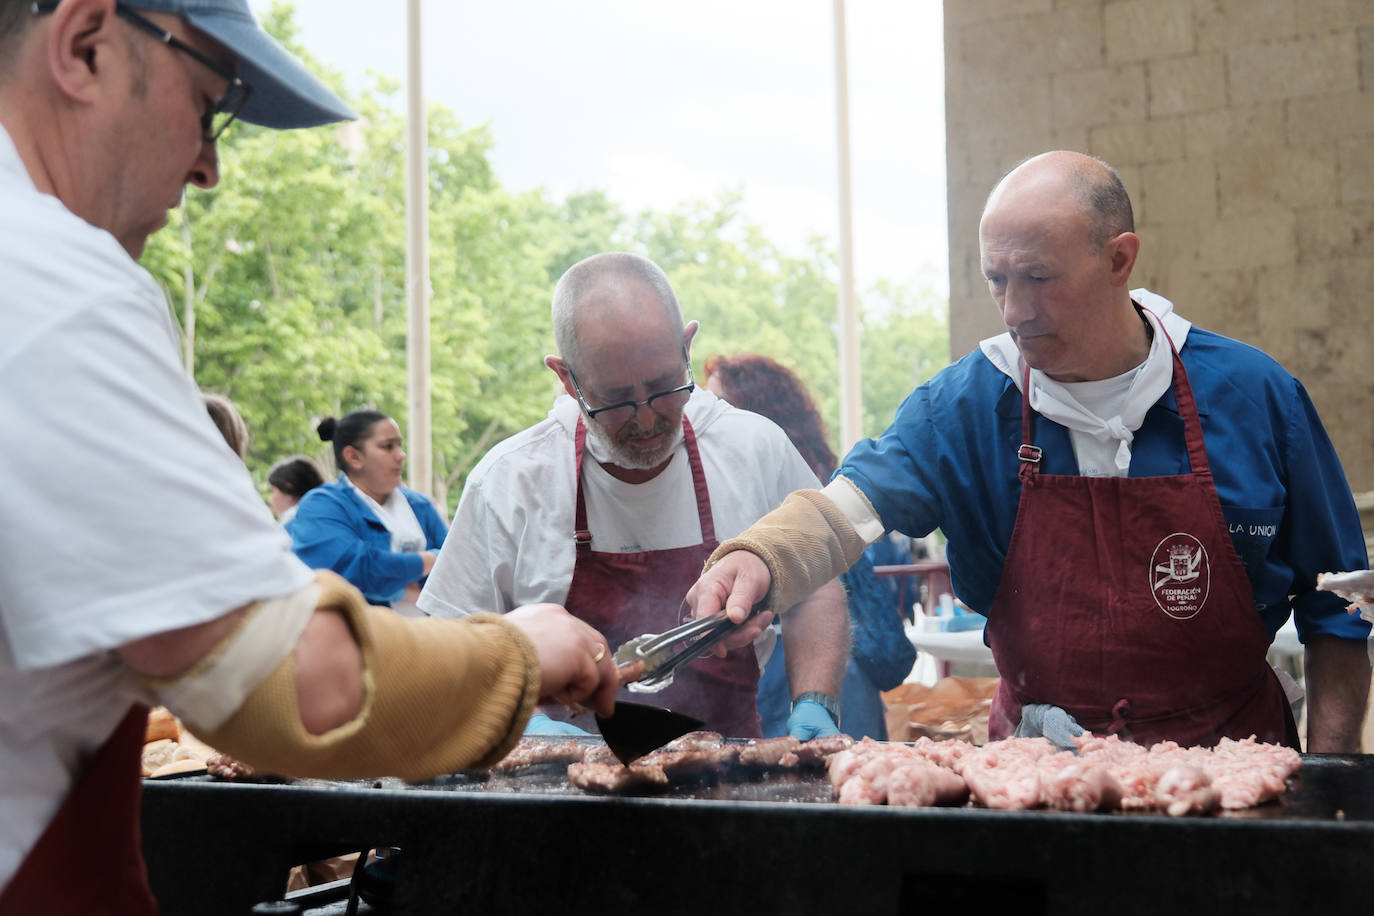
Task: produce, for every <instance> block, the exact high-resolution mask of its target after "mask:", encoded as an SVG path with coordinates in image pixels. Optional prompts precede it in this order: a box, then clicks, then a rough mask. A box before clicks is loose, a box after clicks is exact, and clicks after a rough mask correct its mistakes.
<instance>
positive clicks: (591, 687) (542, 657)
mask: <svg viewBox="0 0 1374 916" xmlns="http://www.w3.org/2000/svg"><path fill="white" fill-rule="evenodd" d="M506 620H508V621H510V622H511V623H513V624H515V625H516V626H517V627H519V628H520V629H521V630H522V631H524V633H525V635H526V636H528V637H529V638H530V641H531V642H532V643H534V651H535V654H536V655H538V656H539V674H540V683H539V702H541V703H562V704H563V705H565V706H571V705H574V704H581V705H583V706H589V707H591V708H592V709H594V710H596V711H597V712H598V713H600V714H601V715H603V716H609V715H610V714H611V713H613V712H614V711H615V693H616V691H617V690H618V689H619V688H620V675H619V672H617V671H616V668H615V661H614V660H613V659H612V658H611V650H610V649H609V648H608V647H607V646H606V639H605V637H603V636H602V635H601V634H600V633H599V632H597V631H596V630H595V629H593V628H592V627H591V626H590V625H588V624H586V623H584V622H583V621H581V620H578V619H577V618H576V617H574V616H573V615H571V614H569V613H568V612H567V611H565V610H564V609H563V608H561V607H559V606H558V605H556V604H528V605H525V606H524V607H519V608H516V609H515V610H513V611H511V612H510V613H508V614H506Z"/></svg>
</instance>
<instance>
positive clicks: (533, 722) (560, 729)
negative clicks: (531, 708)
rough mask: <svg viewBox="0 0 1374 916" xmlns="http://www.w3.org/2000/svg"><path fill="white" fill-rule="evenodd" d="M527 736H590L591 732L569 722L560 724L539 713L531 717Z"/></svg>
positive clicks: (526, 730) (527, 726)
mask: <svg viewBox="0 0 1374 916" xmlns="http://www.w3.org/2000/svg"><path fill="white" fill-rule="evenodd" d="M525 734H527V735H590V734H591V732H588V731H583V730H582V729H580V728H578V727H577V726H576V725H573V724H571V723H568V722H559V721H558V720H557V719H550V718H549V717H548V716H546V715H544V714H543V713H542V712H537V713H535V714H534V715H532V716H530V721H529V724H528V725H526V726H525Z"/></svg>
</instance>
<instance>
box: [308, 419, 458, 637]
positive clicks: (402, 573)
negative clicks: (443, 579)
mask: <svg viewBox="0 0 1374 916" xmlns="http://www.w3.org/2000/svg"><path fill="white" fill-rule="evenodd" d="M316 430H317V431H318V432H319V434H320V438H321V439H322V440H324V441H325V442H332V443H333V444H334V462H335V465H336V466H337V467H338V470H339V477H338V479H337V480H335V481H333V482H331V483H326V484H324V485H322V486H318V487H315V488H314V489H312V490H310V491H309V492H308V493H306V494H305V495H304V496H303V497H302V498H301V501H300V504H299V505H298V506H297V507H296V517H295V518H294V519H293V520H292V522H291V525H290V527H289V529H288V530H289V531H290V533H291V545H292V548H293V549H294V550H295V551H296V556H298V557H300V558H301V559H302V560H303V561H305V563H306V564H308V565H309V566H311V567H313V568H315V569H332V570H333V571H334V572H336V573H338V574H339V575H341V576H343V577H344V578H345V579H347V580H348V581H349V582H352V583H353V584H354V585H356V586H357V587H358V590H359V591H361V592H362V593H363V595H365V596H366V597H367V599H368V600H369V601H371V602H372V603H373V604H392V605H395V604H396V603H397V602H404V604H403V605H402V607H399V608H398V610H401V609H404V610H406V611H407V612H410V610H411V609H413V606H414V605H413V602H414V599H415V597H416V596H417V595H418V594H419V589H420V584H421V583H422V582H423V580H424V578H425V576H427V575H429V571H430V570H431V569H433V568H434V558H435V557H436V556H438V551H439V548H440V547H442V546H443V544H444V537H445V535H447V534H448V525H447V524H446V523H445V521H444V519H443V517H442V516H441V515H440V514H439V511H438V510H437V509H436V508H435V507H434V504H433V503H432V502H430V501H429V499H428V498H427V497H425V496H424V495H423V494H420V493H416V492H415V491H414V490H409V489H407V488H405V487H403V486H401V471H402V469H403V468H404V467H405V460H406V453H405V450H404V449H403V448H402V439H401V430H400V427H398V426H397V425H396V421H395V420H393V419H391V418H390V417H388V416H387V415H386V414H384V413H381V412H379V411H376V410H355V411H353V412H352V413H350V414H348V415H347V416H345V417H343V418H342V419H338V420H336V419H334V418H333V417H325V418H324V419H323V420H321V421H320V423H319V425H318V426H317V427H316ZM414 613H419V612H418V611H414Z"/></svg>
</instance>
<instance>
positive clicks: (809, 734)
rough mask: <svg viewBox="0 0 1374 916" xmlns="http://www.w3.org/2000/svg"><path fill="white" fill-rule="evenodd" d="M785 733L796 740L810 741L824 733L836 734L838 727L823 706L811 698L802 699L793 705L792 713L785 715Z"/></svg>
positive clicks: (838, 730) (838, 731) (822, 735)
mask: <svg viewBox="0 0 1374 916" xmlns="http://www.w3.org/2000/svg"><path fill="white" fill-rule="evenodd" d="M787 733H788V734H789V735H791V736H792V737H793V738H796V739H797V740H798V741H810V740H811V739H812V738H821V737H824V736H825V735H838V734H839V733H840V729H839V727H838V726H836V725H835V720H834V719H832V718H830V713H828V712H826V709H825V707H824V706H822V705H821V704H820V703H814V702H812V701H811V700H802V701H801V702H800V703H798V704H797V705H796V706H795V707H793V709H792V715H790V716H788V717H787Z"/></svg>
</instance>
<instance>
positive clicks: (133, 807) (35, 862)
mask: <svg viewBox="0 0 1374 916" xmlns="http://www.w3.org/2000/svg"><path fill="white" fill-rule="evenodd" d="M147 723H148V707H146V706H143V705H141V704H140V705H135V706H134V707H133V708H132V709H130V710H129V712H128V714H127V715H125V716H124V720H123V721H122V722H120V723H119V727H118V728H116V729H115V730H114V733H113V734H112V735H110V737H109V738H108V739H107V740H106V741H105V743H104V744H103V745H101V747H100V749H99V750H98V751H96V753H95V756H94V757H92V758H91V759H90V761H88V762H87V763H86V766H85V769H84V770H83V771H82V773H81V776H80V777H79V778H78V779H77V781H76V784H75V785H74V786H72V790H71V791H70V792H69V793H68V794H67V798H66V799H65V800H64V801H63V802H62V807H60V808H58V810H57V814H56V815H55V816H54V817H53V819H52V820H51V821H49V822H48V826H47V828H46V829H45V830H44V831H43V834H42V836H40V837H39V838H38V842H37V843H35V844H34V847H33V849H31V850H29V854H28V856H27V857H26V858H25V859H24V861H23V862H21V863H20V865H19V870H18V871H17V872H15V873H14V877H13V878H11V879H10V883H9V885H8V886H7V887H6V888H5V891H4V893H3V894H0V914H3V916H11V914H14V916H20V914H30V913H54V914H57V913H63V914H65V913H81V914H82V916H86V914H92V916H97V914H110V916H155V914H156V913H157V903H156V902H155V901H154V900H153V892H152V891H151V890H149V888H148V870H147V867H146V866H145V865H144V864H143V849H142V844H141V842H140V837H139V833H140V832H139V805H140V802H141V799H142V791H143V789H142V782H141V780H140V773H141V770H142V763H141V761H142V754H143V738H144V735H145V732H146V730H147V727H148V725H147Z"/></svg>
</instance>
